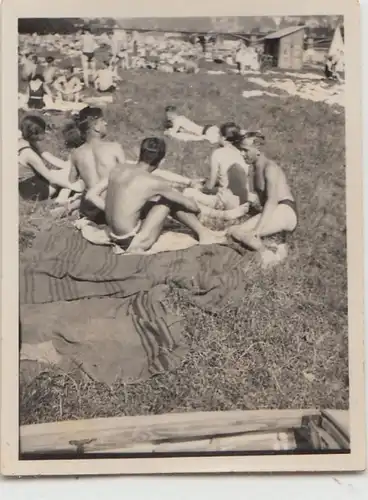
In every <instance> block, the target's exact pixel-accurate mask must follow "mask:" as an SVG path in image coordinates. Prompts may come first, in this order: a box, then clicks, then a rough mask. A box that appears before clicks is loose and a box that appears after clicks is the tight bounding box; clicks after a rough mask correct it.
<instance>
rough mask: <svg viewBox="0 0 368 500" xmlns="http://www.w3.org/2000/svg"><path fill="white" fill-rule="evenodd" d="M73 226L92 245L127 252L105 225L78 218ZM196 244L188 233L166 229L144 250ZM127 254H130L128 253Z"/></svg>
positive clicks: (163, 249)
mask: <svg viewBox="0 0 368 500" xmlns="http://www.w3.org/2000/svg"><path fill="white" fill-rule="evenodd" d="M74 226H75V227H76V228H77V229H79V230H80V232H81V234H82V236H83V238H84V239H86V240H87V241H88V242H89V243H92V244H93V245H104V246H110V247H112V249H113V252H114V253H115V254H116V255H121V254H124V253H127V252H126V251H125V250H123V249H122V248H121V247H120V246H119V245H117V244H116V243H115V241H113V240H112V239H111V238H110V234H109V231H108V228H107V227H99V226H96V224H94V223H93V222H92V221H89V220H88V219H80V220H78V221H76V222H75V224H74ZM197 244H198V241H197V240H195V239H194V238H193V237H192V236H190V235H189V234H184V233H177V232H174V231H166V232H164V233H163V234H162V235H161V236H160V237H159V239H158V240H157V241H156V243H155V244H154V245H153V246H152V247H151V248H150V249H149V250H148V251H147V252H146V254H155V253H160V252H172V251H173V250H183V249H185V248H190V247H192V246H194V245H197ZM129 255H132V254H131V253H129ZM133 255H134V254H133Z"/></svg>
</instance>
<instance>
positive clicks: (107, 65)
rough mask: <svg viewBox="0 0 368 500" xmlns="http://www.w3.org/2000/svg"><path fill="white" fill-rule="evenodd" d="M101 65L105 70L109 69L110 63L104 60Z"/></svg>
mask: <svg viewBox="0 0 368 500" xmlns="http://www.w3.org/2000/svg"><path fill="white" fill-rule="evenodd" d="M103 65H104V67H105V69H107V68H109V67H110V61H109V60H108V59H105V60H104V61H103Z"/></svg>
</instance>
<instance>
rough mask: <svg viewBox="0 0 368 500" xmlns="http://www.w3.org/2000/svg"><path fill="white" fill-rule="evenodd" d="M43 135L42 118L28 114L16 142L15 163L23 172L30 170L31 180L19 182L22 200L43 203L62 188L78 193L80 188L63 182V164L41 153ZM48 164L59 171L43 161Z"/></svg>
mask: <svg viewBox="0 0 368 500" xmlns="http://www.w3.org/2000/svg"><path fill="white" fill-rule="evenodd" d="M45 133H46V122H45V121H44V120H43V118H41V117H39V116H35V115H28V116H26V117H25V118H23V120H22V122H21V124H20V137H19V139H18V162H19V165H20V167H21V168H22V169H23V170H24V169H26V170H29V169H30V170H31V172H32V173H33V176H32V177H28V178H26V179H24V180H22V181H21V182H20V183H19V191H20V194H21V196H22V197H23V198H26V199H32V198H35V199H37V198H38V199H39V200H46V199H48V198H50V197H51V196H54V195H56V194H57V193H59V192H60V190H62V189H63V188H65V189H67V190H70V191H75V192H81V191H82V190H83V185H82V184H81V183H80V182H77V183H70V182H69V181H68V179H67V174H68V172H69V169H68V168H67V167H68V164H67V162H63V161H62V160H60V159H58V158H56V157H54V156H53V155H51V153H48V152H46V151H42V149H41V146H40V142H41V141H42V140H43V139H44V137H45ZM44 160H46V161H47V162H49V163H51V164H52V165H53V166H54V167H56V168H58V169H59V171H56V170H50V169H49V168H48V167H47V166H46V164H45V161H44Z"/></svg>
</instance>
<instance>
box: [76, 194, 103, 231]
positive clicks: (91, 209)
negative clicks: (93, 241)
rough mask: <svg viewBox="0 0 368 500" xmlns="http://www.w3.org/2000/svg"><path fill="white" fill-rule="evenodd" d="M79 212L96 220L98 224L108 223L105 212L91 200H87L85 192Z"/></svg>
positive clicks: (91, 219) (93, 220)
mask: <svg viewBox="0 0 368 500" xmlns="http://www.w3.org/2000/svg"><path fill="white" fill-rule="evenodd" d="M79 213H80V215H81V216H82V217H86V218H87V219H88V220H90V221H92V222H94V223H95V224H97V225H98V226H104V225H105V224H106V219H105V212H103V211H102V210H100V209H99V208H98V207H96V205H94V204H93V203H91V202H90V201H88V200H86V197H85V194H84V195H83V196H82V199H81V203H80V206H79Z"/></svg>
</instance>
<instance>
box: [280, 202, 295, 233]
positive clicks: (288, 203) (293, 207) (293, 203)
mask: <svg viewBox="0 0 368 500" xmlns="http://www.w3.org/2000/svg"><path fill="white" fill-rule="evenodd" d="M278 205H287V206H288V207H290V208H291V209H292V210H294V212H295V216H296V225H295V227H294V229H293V230H292V231H289V233H291V234H292V233H293V232H294V231H295V230H296V228H297V226H298V220H299V214H298V207H297V205H296V201H294V200H289V199H286V200H281V201H279V203H278Z"/></svg>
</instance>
